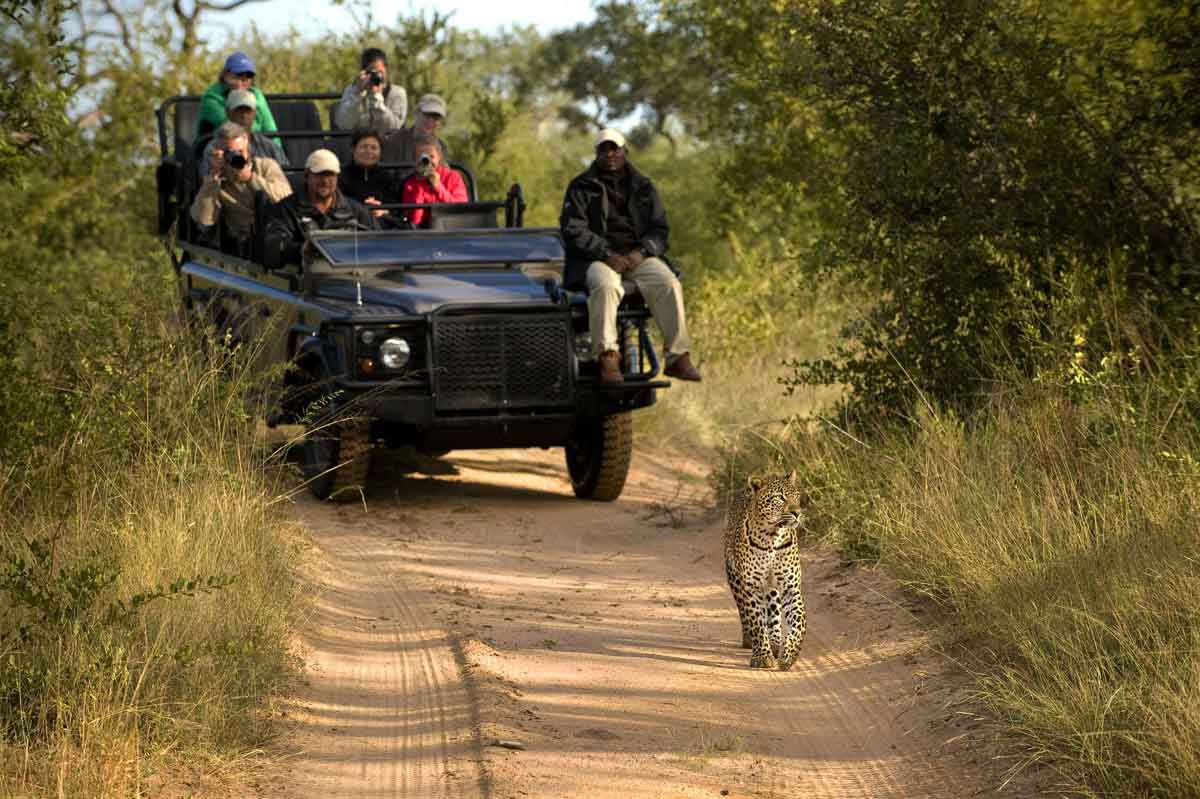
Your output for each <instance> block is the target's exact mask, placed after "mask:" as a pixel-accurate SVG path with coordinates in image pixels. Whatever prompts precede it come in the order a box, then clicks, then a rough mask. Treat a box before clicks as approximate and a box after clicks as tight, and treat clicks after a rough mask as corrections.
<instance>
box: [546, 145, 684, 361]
mask: <svg viewBox="0 0 1200 799" xmlns="http://www.w3.org/2000/svg"><path fill="white" fill-rule="evenodd" d="M595 146H596V160H595V161H593V162H592V165H591V166H590V167H588V169H587V171H585V172H583V173H582V174H580V175H578V176H576V177H575V179H574V180H572V181H571V183H570V185H568V186H567V194H566V197H565V198H564V200H563V207H562V216H561V217H560V219H559V226H560V228H561V229H562V237H563V244H564V245H566V255H567V262H566V267H565V270H564V271H565V275H564V277H563V283H564V284H565V286H566V287H567V288H568V289H581V288H586V289H587V292H588V300H587V303H588V329H589V330H590V332H591V336H592V349H593V351H594V352H595V354H596V356H597V358H598V359H599V361H600V381H601V382H602V383H620V382H622V381H623V380H624V376H623V375H622V373H621V356H620V353H619V344H618V341H617V306H618V305H620V303H621V298H622V297H624V296H625V289H624V287H623V286H622V283H621V281H622V279H625V280H631V281H633V282H634V283H635V284H637V287H638V291H639V292H641V294H642V296H643V297H644V298H645V300H646V306H647V307H648V308H649V309H650V313H652V314H653V315H654V318H655V319H656V320H658V326H659V328H660V329H661V330H662V334H663V343H664V344H665V346H666V351H667V354H666V362H667V364H666V368H665V369H663V374H665V375H666V376H667V377H674V378H676V379H678V380H700V372H699V371H698V370H697V369H696V367H695V366H693V365H692V359H691V357H690V356H689V355H688V351H689V350H690V349H691V346H692V345H691V340H690V338H689V337H688V332H687V324H686V322H685V321H684V315H683V287H682V286H681V285H680V283H679V278H678V277H676V276H675V273H674V272H673V271H672V270H671V267H670V266H668V264H667V263H666V261H665V260H664V259H663V256H664V255H665V253H666V252H667V234H668V232H669V229H668V227H667V211H666V209H665V208H664V207H663V204H662V200H661V199H660V198H659V196H658V191H657V190H656V189H655V188H654V184H653V183H651V182H650V179H649V178H647V177H646V176H645V175H643V174H642V173H641V172H638V171H637V170H636V169H634V168H633V165H632V164H630V163H628V161H627V152H628V151H627V150H626V147H625V137H624V136H622V135H621V133H620V132H619V131H616V130H613V129H612V128H606V129H604V130H602V131H600V136H599V137H598V138H597V139H596V145H595Z"/></svg>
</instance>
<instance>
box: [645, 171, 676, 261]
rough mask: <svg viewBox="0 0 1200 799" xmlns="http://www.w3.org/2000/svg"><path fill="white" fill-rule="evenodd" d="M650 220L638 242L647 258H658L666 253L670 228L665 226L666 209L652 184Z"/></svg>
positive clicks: (650, 188) (650, 189)
mask: <svg viewBox="0 0 1200 799" xmlns="http://www.w3.org/2000/svg"><path fill="white" fill-rule="evenodd" d="M649 191H650V219H649V227H648V228H647V229H646V233H645V235H643V236H642V240H641V241H639V242H638V244H639V245H641V248H642V250H643V251H645V253H646V255H647V256H660V255H663V254H665V253H666V251H667V246H668V237H669V235H670V228H669V227H668V226H667V209H666V207H665V206H663V203H662V198H660V197H659V196H658V190H657V189H655V188H654V184H650V187H649Z"/></svg>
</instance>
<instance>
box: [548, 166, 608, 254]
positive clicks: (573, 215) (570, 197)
mask: <svg viewBox="0 0 1200 799" xmlns="http://www.w3.org/2000/svg"><path fill="white" fill-rule="evenodd" d="M587 204H588V195H587V192H586V191H585V190H584V189H583V188H582V187H581V186H577V185H576V184H574V183H572V184H571V185H570V186H568V187H567V195H566V197H565V198H564V199H563V208H562V215H561V216H560V217H559V221H558V226H559V228H560V229H561V231H562V237H563V241H564V242H566V243H567V245H568V246H570V247H571V248H572V249H574V250H576V251H577V252H579V253H580V254H582V255H583V256H584V257H586V258H590V259H591V260H593V261H603V260H605V257H606V256H607V254H608V240H607V239H605V238H604V237H603V236H601V235H599V234H597V233H595V232H593V231H592V228H591V226H590V224H589V223H588V216H587V213H588V207H587Z"/></svg>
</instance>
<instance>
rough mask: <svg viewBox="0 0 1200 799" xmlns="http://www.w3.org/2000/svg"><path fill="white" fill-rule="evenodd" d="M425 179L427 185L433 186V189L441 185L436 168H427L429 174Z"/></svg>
mask: <svg viewBox="0 0 1200 799" xmlns="http://www.w3.org/2000/svg"><path fill="white" fill-rule="evenodd" d="M425 179H426V180H428V181H429V185H430V186H433V187H434V188H435V189H436V188H437V187H438V186H440V185H442V176H441V175H439V174H438V171H437V168H436V167H430V168H429V174H428V175H426V176H425Z"/></svg>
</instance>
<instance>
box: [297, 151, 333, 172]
mask: <svg viewBox="0 0 1200 799" xmlns="http://www.w3.org/2000/svg"><path fill="white" fill-rule="evenodd" d="M304 169H305V170H306V171H308V172H312V173H314V174H320V173H321V172H332V173H333V174H335V175H340V174H342V165H341V164H339V163H338V157H337V156H336V155H334V154H333V153H331V152H330V151H329V150H313V151H312V155H310V156H309V157H308V160H307V161H305V162H304Z"/></svg>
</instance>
